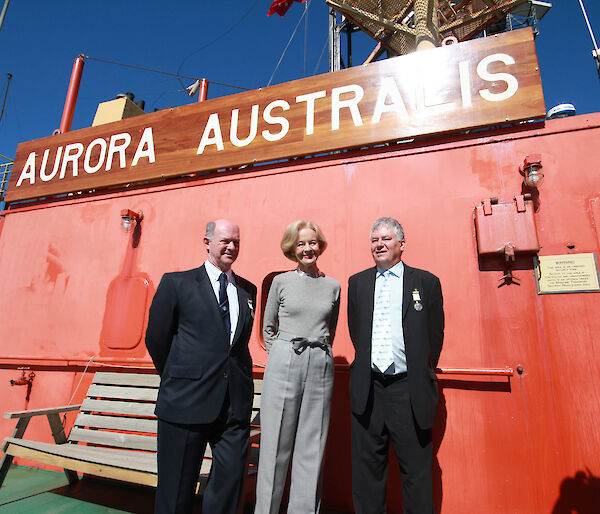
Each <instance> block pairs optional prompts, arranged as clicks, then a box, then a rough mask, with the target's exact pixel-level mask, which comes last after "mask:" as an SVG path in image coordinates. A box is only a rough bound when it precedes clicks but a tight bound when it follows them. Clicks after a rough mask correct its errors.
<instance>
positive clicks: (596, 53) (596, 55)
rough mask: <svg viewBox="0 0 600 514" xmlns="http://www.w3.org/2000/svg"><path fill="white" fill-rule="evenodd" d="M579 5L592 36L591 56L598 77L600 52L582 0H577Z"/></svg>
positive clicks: (599, 73)
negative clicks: (592, 48) (592, 47)
mask: <svg viewBox="0 0 600 514" xmlns="http://www.w3.org/2000/svg"><path fill="white" fill-rule="evenodd" d="M579 5H580V6H581V12H582V13H583V17H584V18H585V23H586V24H587V28H588V30H589V31H590V37H591V38H592V43H594V50H592V56H593V57H594V61H595V62H596V71H597V72H598V78H600V52H599V51H598V45H597V44H596V38H595V37H594V32H593V31H592V26H591V25H590V20H588V17H587V12H585V7H584V6H583V0H579Z"/></svg>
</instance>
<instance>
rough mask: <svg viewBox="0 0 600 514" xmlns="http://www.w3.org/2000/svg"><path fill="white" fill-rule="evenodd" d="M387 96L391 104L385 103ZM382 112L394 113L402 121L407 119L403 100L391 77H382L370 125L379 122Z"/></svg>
mask: <svg viewBox="0 0 600 514" xmlns="http://www.w3.org/2000/svg"><path fill="white" fill-rule="evenodd" d="M388 96H389V97H391V99H392V103H391V104H387V103H386V100H387V98H388ZM384 112H395V113H396V114H397V115H398V116H399V117H400V118H402V119H403V120H405V119H407V118H408V112H407V111H406V106H405V105H404V100H402V96H401V95H400V91H399V90H398V84H396V81H395V80H394V78H393V77H384V78H383V80H382V81H381V85H380V87H379V94H378V95H377V101H376V102H375V109H374V110H373V118H372V119H371V123H379V122H380V121H381V115H382V114H383V113H384Z"/></svg>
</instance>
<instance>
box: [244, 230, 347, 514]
mask: <svg viewBox="0 0 600 514" xmlns="http://www.w3.org/2000/svg"><path fill="white" fill-rule="evenodd" d="M326 247H327V241H326V240H325V237H324V236H323V233H322V232H321V230H320V229H319V227H318V226H317V225H316V224H315V223H312V222H310V221H295V222H294V223H292V224H290V225H289V226H288V227H287V228H286V229H285V232H284V234H283V238H282V240H281V249H282V250H283V253H284V255H285V256H286V257H287V258H289V259H291V260H293V261H295V262H296V263H297V268H296V269H295V270H294V271H288V272H286V273H282V274H280V275H277V276H276V277H275V278H274V279H273V283H272V285H271V289H270V291H269V297H268V300H267V305H266V309H265V316H264V324H263V326H264V331H263V333H264V339H265V345H266V348H267V352H268V354H269V357H268V361H267V368H266V370H265V376H264V384H263V393H262V400H261V411H260V418H261V427H262V434H261V443H260V459H259V466H258V484H257V488H256V510H255V514H267V513H268V514H276V513H278V512H279V507H280V504H281V497H282V495H283V489H284V486H285V481H286V475H287V470H288V465H289V460H290V456H291V455H292V454H293V459H292V470H291V485H290V497H289V504H288V512H289V513H293V514H311V513H317V512H319V509H320V506H321V467H322V466H321V464H322V461H323V452H324V450H325V443H326V441H327V431H328V429H329V415H330V408H331V393H332V388H333V372H334V366H333V355H332V352H331V343H332V341H333V336H334V334H335V328H336V325H337V319H338V313H339V306H340V284H339V282H338V281H337V280H335V279H333V278H331V277H328V276H326V275H325V274H323V273H322V272H320V271H319V268H318V267H317V259H318V257H319V255H321V253H323V251H325V248H326Z"/></svg>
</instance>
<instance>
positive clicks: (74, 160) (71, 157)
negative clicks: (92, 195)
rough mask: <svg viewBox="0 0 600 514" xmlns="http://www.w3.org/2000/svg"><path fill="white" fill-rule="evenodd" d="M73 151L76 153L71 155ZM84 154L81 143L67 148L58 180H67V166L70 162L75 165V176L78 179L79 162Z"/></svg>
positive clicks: (72, 144)
mask: <svg viewBox="0 0 600 514" xmlns="http://www.w3.org/2000/svg"><path fill="white" fill-rule="evenodd" d="M71 150H75V153H73V154H71ZM82 153H83V145H82V144H81V143H71V144H70V145H67V146H65V155H64V157H63V161H62V167H61V168H60V175H59V177H58V178H65V173H66V171H67V165H68V164H69V163H70V162H71V163H73V176H74V177H76V176H77V175H78V172H77V160H78V159H79V157H81V154H82Z"/></svg>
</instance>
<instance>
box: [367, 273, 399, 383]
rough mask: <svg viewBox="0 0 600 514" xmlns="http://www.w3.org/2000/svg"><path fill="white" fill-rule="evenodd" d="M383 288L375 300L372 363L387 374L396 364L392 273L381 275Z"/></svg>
mask: <svg viewBox="0 0 600 514" xmlns="http://www.w3.org/2000/svg"><path fill="white" fill-rule="evenodd" d="M381 280H382V281H383V282H382V284H381V288H380V289H379V294H378V295H377V298H375V309H374V312H373V336H372V340H371V361H372V362H373V364H374V365H375V366H376V367H377V369H378V370H379V371H381V372H382V373H385V372H386V371H387V370H388V368H389V367H390V366H391V365H392V364H393V363H394V353H393V351H392V319H391V316H390V311H391V292H392V290H391V289H392V288H391V286H392V284H391V279H390V272H389V271H385V272H383V273H382V274H381ZM392 372H393V370H392Z"/></svg>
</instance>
